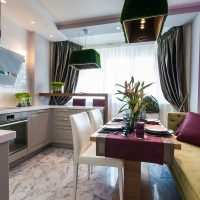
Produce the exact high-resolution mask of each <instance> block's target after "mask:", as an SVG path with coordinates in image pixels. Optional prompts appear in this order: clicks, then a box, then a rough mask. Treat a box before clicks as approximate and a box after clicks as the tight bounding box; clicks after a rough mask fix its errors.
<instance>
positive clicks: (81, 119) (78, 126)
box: [70, 112, 92, 162]
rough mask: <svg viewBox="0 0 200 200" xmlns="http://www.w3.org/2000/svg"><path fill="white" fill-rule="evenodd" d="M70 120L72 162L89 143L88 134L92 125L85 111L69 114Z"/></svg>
mask: <svg viewBox="0 0 200 200" xmlns="http://www.w3.org/2000/svg"><path fill="white" fill-rule="evenodd" d="M70 121H71V126H72V137H73V147H74V162H77V161H78V158H79V155H80V154H81V153H82V152H83V151H84V150H85V149H86V148H87V147H88V146H89V145H90V144H91V141H90V135H91V133H92V127H91V124H90V120H89V117H88V115H87V113H86V112H82V113H78V114H75V115H70Z"/></svg>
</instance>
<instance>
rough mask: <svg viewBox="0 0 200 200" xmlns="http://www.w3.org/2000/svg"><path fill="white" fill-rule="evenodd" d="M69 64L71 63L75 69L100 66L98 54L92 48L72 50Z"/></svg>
mask: <svg viewBox="0 0 200 200" xmlns="http://www.w3.org/2000/svg"><path fill="white" fill-rule="evenodd" d="M69 65H73V66H74V67H76V68H77V69H93V68H101V62H100V54H99V53H98V52H97V51H95V50H94V49H84V50H78V51H73V52H72V54H71V57H70V61H69Z"/></svg>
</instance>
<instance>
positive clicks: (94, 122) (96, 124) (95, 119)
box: [89, 109, 103, 132]
mask: <svg viewBox="0 0 200 200" xmlns="http://www.w3.org/2000/svg"><path fill="white" fill-rule="evenodd" d="M89 117H90V122H91V126H92V132H95V131H97V130H98V129H99V128H100V126H101V125H103V118H102V114H101V111H100V110H99V109H94V110H90V111H89Z"/></svg>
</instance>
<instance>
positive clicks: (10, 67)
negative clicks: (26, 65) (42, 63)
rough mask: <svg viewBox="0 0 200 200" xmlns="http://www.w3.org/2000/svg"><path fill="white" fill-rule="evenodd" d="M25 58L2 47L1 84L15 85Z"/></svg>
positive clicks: (0, 56)
mask: <svg viewBox="0 0 200 200" xmlns="http://www.w3.org/2000/svg"><path fill="white" fill-rule="evenodd" d="M23 61H24V57H23V56H22V55H20V54H18V53H16V52H13V51H10V50H8V49H4V48H2V47H0V84H1V85H14V83H15V80H16V78H17V74H18V73H19V70H20V68H21V65H22V63H23Z"/></svg>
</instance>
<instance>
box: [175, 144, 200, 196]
mask: <svg viewBox="0 0 200 200" xmlns="http://www.w3.org/2000/svg"><path fill="white" fill-rule="evenodd" d="M174 158H175V159H174V162H173V164H172V166H171V169H172V171H173V174H174V175H175V177H176V180H177V182H178V185H179V187H180V189H181V190H182V191H181V193H182V195H184V197H183V198H184V199H187V200H200V147H198V146H194V145H191V144H188V143H184V142H181V150H175V155H174Z"/></svg>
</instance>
